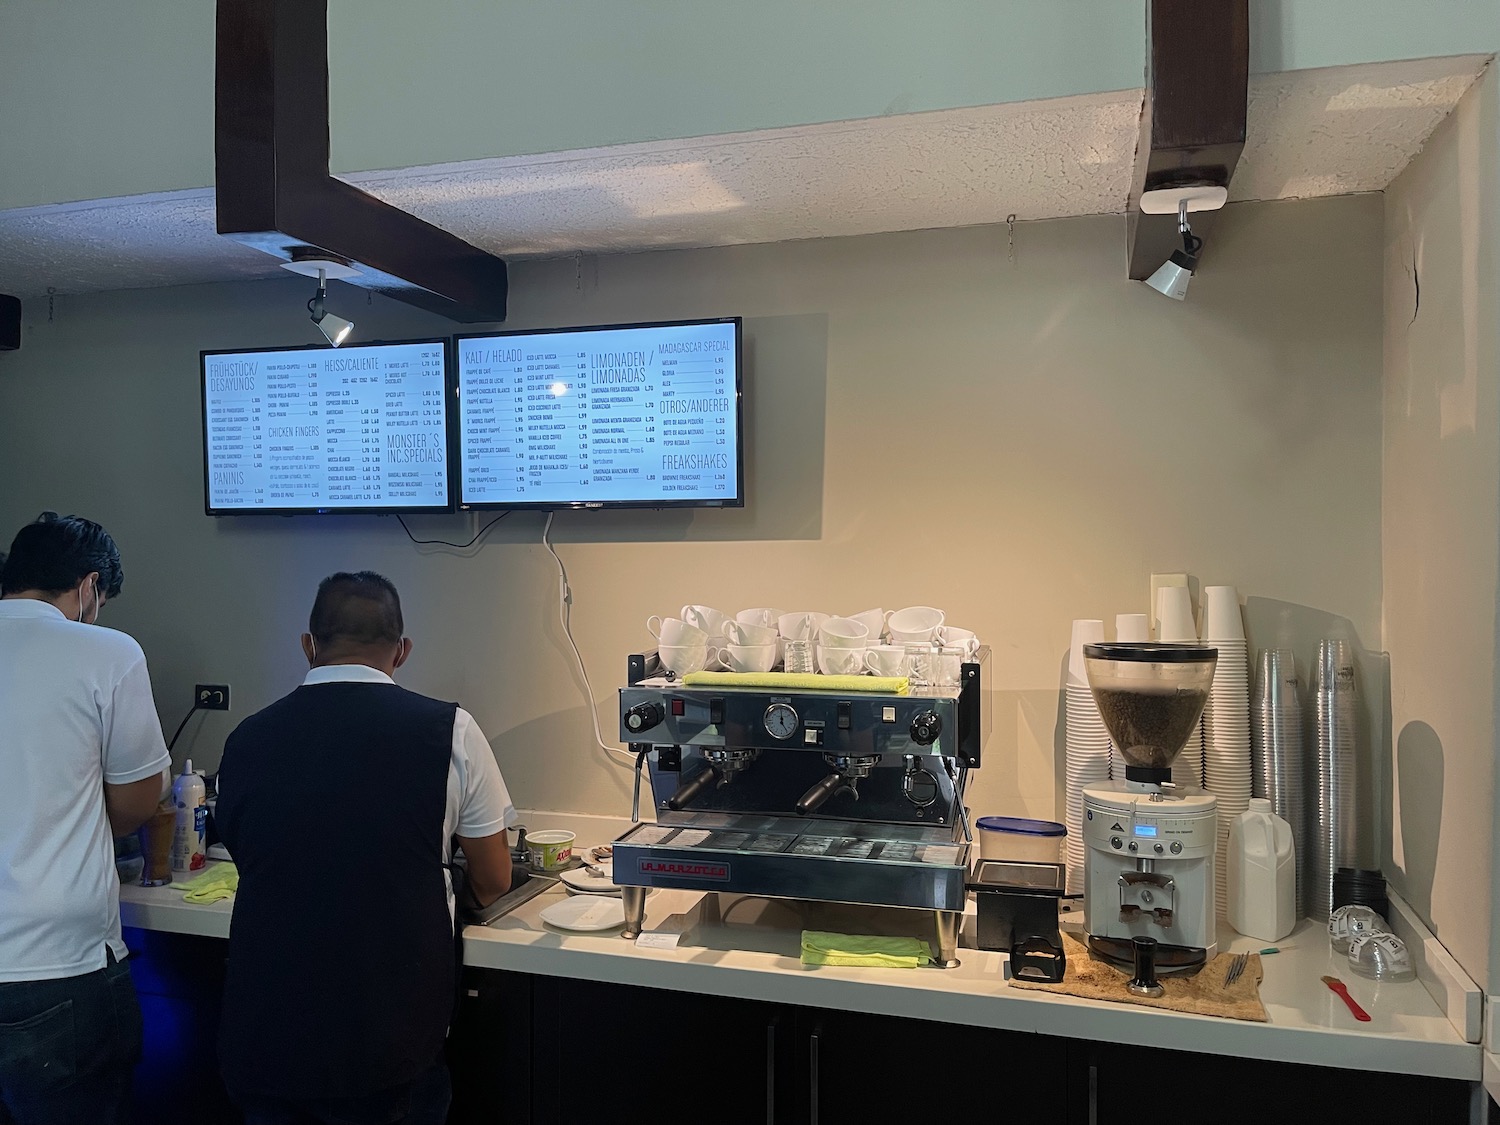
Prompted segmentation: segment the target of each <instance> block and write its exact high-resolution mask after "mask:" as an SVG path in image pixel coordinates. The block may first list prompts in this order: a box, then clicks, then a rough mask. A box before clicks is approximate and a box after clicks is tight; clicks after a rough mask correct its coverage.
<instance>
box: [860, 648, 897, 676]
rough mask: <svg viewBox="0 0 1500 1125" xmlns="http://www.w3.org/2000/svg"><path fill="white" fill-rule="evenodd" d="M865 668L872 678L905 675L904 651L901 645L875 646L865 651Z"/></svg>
mask: <svg viewBox="0 0 1500 1125" xmlns="http://www.w3.org/2000/svg"><path fill="white" fill-rule="evenodd" d="M865 667H866V668H867V669H868V670H869V672H870V674H871V675H872V676H904V675H906V649H905V648H903V647H902V646H901V645H876V646H875V647H874V648H868V649H866V650H865Z"/></svg>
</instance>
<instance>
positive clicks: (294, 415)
mask: <svg viewBox="0 0 1500 1125" xmlns="http://www.w3.org/2000/svg"><path fill="white" fill-rule="evenodd" d="M447 356H448V342H447V341H446V340H406V341H401V342H397V343H379V344H358V345H353V346H348V345H346V346H345V347H342V348H330V347H305V348H275V349H270V350H264V351H210V352H204V353H203V354H202V378H203V453H204V457H203V487H204V506H205V509H206V510H207V512H208V514H209V515H216V516H217V515H233V514H241V513H246V512H268V513H274V514H280V515H289V514H294V513H301V512H446V511H451V510H452V508H453V496H452V472H451V465H452V461H453V458H452V456H451V451H450V447H449V434H450V430H451V427H450V426H449V424H448V413H449V410H450V409H451V404H452V402H453V394H452V383H451V381H450V379H449V368H448V362H447Z"/></svg>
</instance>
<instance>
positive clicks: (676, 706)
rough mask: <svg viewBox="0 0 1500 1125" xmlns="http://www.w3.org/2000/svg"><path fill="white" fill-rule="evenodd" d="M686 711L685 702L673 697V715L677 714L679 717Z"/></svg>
mask: <svg viewBox="0 0 1500 1125" xmlns="http://www.w3.org/2000/svg"><path fill="white" fill-rule="evenodd" d="M686 711H687V704H686V703H684V702H683V701H682V700H681V699H674V700H672V714H674V715H676V716H678V717H679V718H680V717H681V716H682V715H684V714H685V713H686Z"/></svg>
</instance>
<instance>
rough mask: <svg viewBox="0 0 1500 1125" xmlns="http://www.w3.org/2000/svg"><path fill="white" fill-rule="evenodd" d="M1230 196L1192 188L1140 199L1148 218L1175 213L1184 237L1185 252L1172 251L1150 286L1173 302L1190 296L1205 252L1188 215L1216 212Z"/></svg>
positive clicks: (1162, 191)
mask: <svg viewBox="0 0 1500 1125" xmlns="http://www.w3.org/2000/svg"><path fill="white" fill-rule="evenodd" d="M1228 195H1229V192H1228V191H1227V190H1226V189H1225V188H1222V187H1216V186H1211V185H1201V186H1199V185H1192V186H1187V187H1178V188H1163V189H1158V190H1155V191H1148V192H1146V193H1145V194H1144V195H1142V196H1141V210H1142V211H1143V212H1144V213H1145V214H1148V215H1160V214H1166V215H1170V214H1171V213H1172V211H1173V210H1175V211H1176V212H1177V232H1178V233H1179V234H1180V235H1182V249H1181V250H1173V251H1172V256H1171V257H1170V258H1168V259H1167V260H1166V261H1165V262H1163V263H1162V264H1161V266H1159V267H1158V268H1157V270H1156V272H1155V273H1153V274H1152V275H1151V276H1150V277H1148V278H1147V279H1146V284H1147V285H1149V286H1151V288H1152V289H1155V290H1156V291H1157V292H1158V293H1160V294H1161V295H1162V296H1164V297H1171V298H1172V300H1174V301H1181V300H1182V299H1184V298H1185V297H1186V296H1187V291H1188V282H1190V281H1192V280H1193V273H1194V271H1196V270H1197V268H1198V252H1199V251H1200V250H1202V249H1203V239H1201V238H1198V237H1197V236H1195V235H1194V234H1193V229H1192V227H1191V226H1190V225H1189V223H1188V212H1189V211H1213V210H1217V209H1218V208H1220V207H1222V206H1224V200H1225V199H1226V198H1227V197H1228ZM1173 204H1175V207H1173V206H1172V205H1173Z"/></svg>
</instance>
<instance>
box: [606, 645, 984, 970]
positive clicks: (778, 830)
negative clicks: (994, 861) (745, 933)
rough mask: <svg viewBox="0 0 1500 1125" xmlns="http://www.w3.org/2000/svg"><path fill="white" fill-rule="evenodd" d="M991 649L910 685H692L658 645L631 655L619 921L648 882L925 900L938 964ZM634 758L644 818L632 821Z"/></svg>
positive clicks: (958, 904) (960, 856)
mask: <svg viewBox="0 0 1500 1125" xmlns="http://www.w3.org/2000/svg"><path fill="white" fill-rule="evenodd" d="M989 655H990V654H989V649H988V648H981V649H980V650H979V651H978V653H976V654H975V656H974V658H973V660H972V661H971V662H968V663H964V664H963V665H962V668H961V671H960V675H959V682H958V684H957V685H955V686H947V687H912V688H911V689H910V694H904V695H897V694H893V693H885V692H847V691H846V692H839V691H822V690H807V689H803V688H801V687H798V688H796V689H786V690H778V689H777V688H765V687H753V688H752V687H739V686H734V685H733V684H732V682H730V681H729V680H728V678H727V677H726V678H725V681H724V682H721V683H714V684H713V685H711V686H686V685H684V684H683V683H682V682H680V681H677V680H674V679H671V678H669V677H668V676H667V675H666V674H665V672H664V671H663V669H662V668H661V665H660V663H659V662H658V660H657V656H656V653H654V652H651V653H646V654H642V655H633V656H631V657H630V658H629V663H628V672H627V677H628V686H627V687H624V688H621V689H620V738H621V740H622V741H624V742H625V743H627V745H628V746H629V748H630V750H631V751H633V752H634V753H635V754H636V755H637V759H636V775H635V804H634V808H633V810H632V814H631V819H632V820H633V821H636V822H637V823H635V824H634V825H633V826H632V827H631V828H630V829H629V830H628V831H627V832H625V833H624V834H623V835H621V836H620V837H619V838H618V839H616V840H615V841H614V881H615V883H616V884H618V885H620V886H621V887H622V888H623V898H624V906H625V933H624V936H625V937H627V938H634V937H636V936H637V935H638V934H639V933H640V931H641V927H642V925H643V923H644V919H645V911H646V895H647V893H648V889H649V888H651V887H675V888H679V889H688V890H699V891H714V892H719V893H729V894H745V895H761V896H766V897H772V898H788V899H805V900H813V901H822V902H840V903H855V904H862V905H873V906H891V907H900V908H905V909H908V910H921V911H927V912H930V913H931V915H932V921H933V925H932V933H933V937H932V940H931V941H930V942H929V944H930V945H932V947H933V949H934V953H935V957H934V960H935V963H936V964H937V965H939V966H941V967H943V968H951V967H952V966H955V965H957V964H958V957H957V946H958V932H959V924H960V922H961V921H962V917H963V909H964V893H965V886H964V884H965V877H966V875H967V872H968V860H969V846H970V844H971V842H972V839H971V836H970V831H969V823H968V812H967V810H966V809H965V807H964V788H965V786H966V784H967V781H968V774H969V771H970V770H971V769H974V768H975V767H977V766H978V765H979V760H980V747H981V744H982V742H983V741H984V738H985V736H986V735H987V733H988V725H987V721H986V716H985V714H984V709H983V707H982V705H981V700H980V692H981V686H982V684H983V669H984V668H985V666H986V665H987V663H988V660H989ZM643 772H644V773H646V774H647V775H648V776H649V780H650V791H651V800H652V804H653V805H654V807H655V814H656V815H655V822H654V823H640V819H641V818H640V799H641V777H642V773H643Z"/></svg>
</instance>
